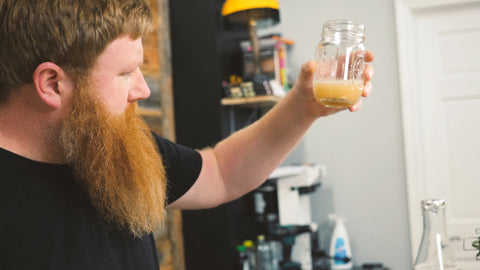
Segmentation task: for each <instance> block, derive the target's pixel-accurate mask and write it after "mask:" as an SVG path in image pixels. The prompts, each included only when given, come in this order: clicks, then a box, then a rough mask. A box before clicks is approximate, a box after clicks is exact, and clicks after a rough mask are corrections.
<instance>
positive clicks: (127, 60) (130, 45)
mask: <svg viewBox="0 0 480 270" xmlns="http://www.w3.org/2000/svg"><path fill="white" fill-rule="evenodd" d="M142 63H143V45H142V39H141V38H139V39H132V38H130V37H129V36H121V37H119V38H117V39H115V40H113V41H112V42H111V43H110V44H109V45H108V46H107V47H106V48H105V50H104V51H103V52H102V53H101V54H100V56H99V57H98V59H97V65H98V66H103V67H105V66H109V67H114V66H118V67H120V66H119V65H141V64H142Z"/></svg>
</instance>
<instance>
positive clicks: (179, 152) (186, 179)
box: [153, 133, 202, 205]
mask: <svg viewBox="0 0 480 270" xmlns="http://www.w3.org/2000/svg"><path fill="white" fill-rule="evenodd" d="M153 136H154V139H155V142H156V143H157V146H158V149H159V151H160V154H161V155H162V161H163V165H164V167H165V173H166V177H167V205H168V204H171V203H172V202H174V201H176V200H177V199H178V198H180V197H181V196H182V195H183V194H185V193H186V192H187V191H188V190H189V189H190V188H191V187H192V185H193V183H195V181H196V180H197V179H198V176H199V175H200V170H201V169H202V157H201V155H200V153H199V152H198V151H196V150H194V149H191V148H188V147H185V146H182V145H179V144H176V143H174V142H172V141H169V140H167V139H165V138H162V137H160V136H158V135H157V134H155V133H153Z"/></svg>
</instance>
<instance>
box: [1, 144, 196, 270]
mask: <svg viewBox="0 0 480 270" xmlns="http://www.w3.org/2000/svg"><path fill="white" fill-rule="evenodd" d="M155 139H156V141H157V144H158V145H159V149H160V152H161V154H162V158H163V160H164V161H163V162H164V165H165V169H166V173H167V178H168V186H167V200H168V202H170V203H171V202H173V201H175V200H176V199H178V198H179V197H180V196H182V195H183V194H184V193H185V192H186V191H187V190H188V189H189V188H190V187H191V186H192V185H193V183H194V182H195V180H196V179H197V177H198V175H199V173H200V169H201V166H202V160H201V156H200V154H199V153H198V152H196V151H194V150H192V149H189V148H186V147H183V146H179V145H177V144H174V143H172V142H170V141H168V140H165V139H163V138H160V137H158V136H155ZM0 181H1V184H0V269H82V270H83V269H98V270H108V269H112V270H113V269H115V270H122V269H125V270H126V269H132V270H133V269H134V270H143V269H148V270H150V269H152V270H157V269H159V266H158V259H157V254H156V248H155V243H154V239H153V236H152V235H151V234H150V235H148V236H146V237H144V238H135V237H133V236H132V235H131V234H130V233H128V232H121V231H117V230H115V229H111V228H108V227H107V226H105V225H104V223H103V222H102V220H101V219H100V218H99V217H98V216H97V213H96V211H95V209H94V207H93V206H92V204H91V203H90V200H89V199H88V198H87V196H86V194H85V193H84V192H83V189H82V188H81V185H80V184H79V183H78V182H77V181H76V180H75V178H74V177H73V174H72V169H71V168H70V167H69V166H67V165H54V164H46V163H41V162H36V161H32V160H30V159H27V158H24V157H21V156H18V155H16V154H14V153H11V152H9V151H6V150H4V149H1V148H0Z"/></svg>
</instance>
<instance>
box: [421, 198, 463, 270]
mask: <svg viewBox="0 0 480 270" xmlns="http://www.w3.org/2000/svg"><path fill="white" fill-rule="evenodd" d="M421 205H422V212H423V235H422V241H421V243H420V247H419V249H418V255H417V258H416V260H415V264H414V269H415V270H422V269H432V270H437V269H438V270H459V269H460V268H459V267H458V265H457V263H456V259H455V254H454V251H453V249H452V247H451V245H450V239H449V238H448V235H447V226H446V224H445V207H446V203H445V200H444V199H440V200H436V199H431V200H424V201H422V203H421Z"/></svg>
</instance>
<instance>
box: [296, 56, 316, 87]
mask: <svg viewBox="0 0 480 270" xmlns="http://www.w3.org/2000/svg"><path fill="white" fill-rule="evenodd" d="M315 66H316V64H315V61H313V60H310V61H308V62H305V63H303V65H302V68H301V69H300V73H299V74H298V83H300V84H305V83H311V82H312V80H313V73H314V72H315Z"/></svg>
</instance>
